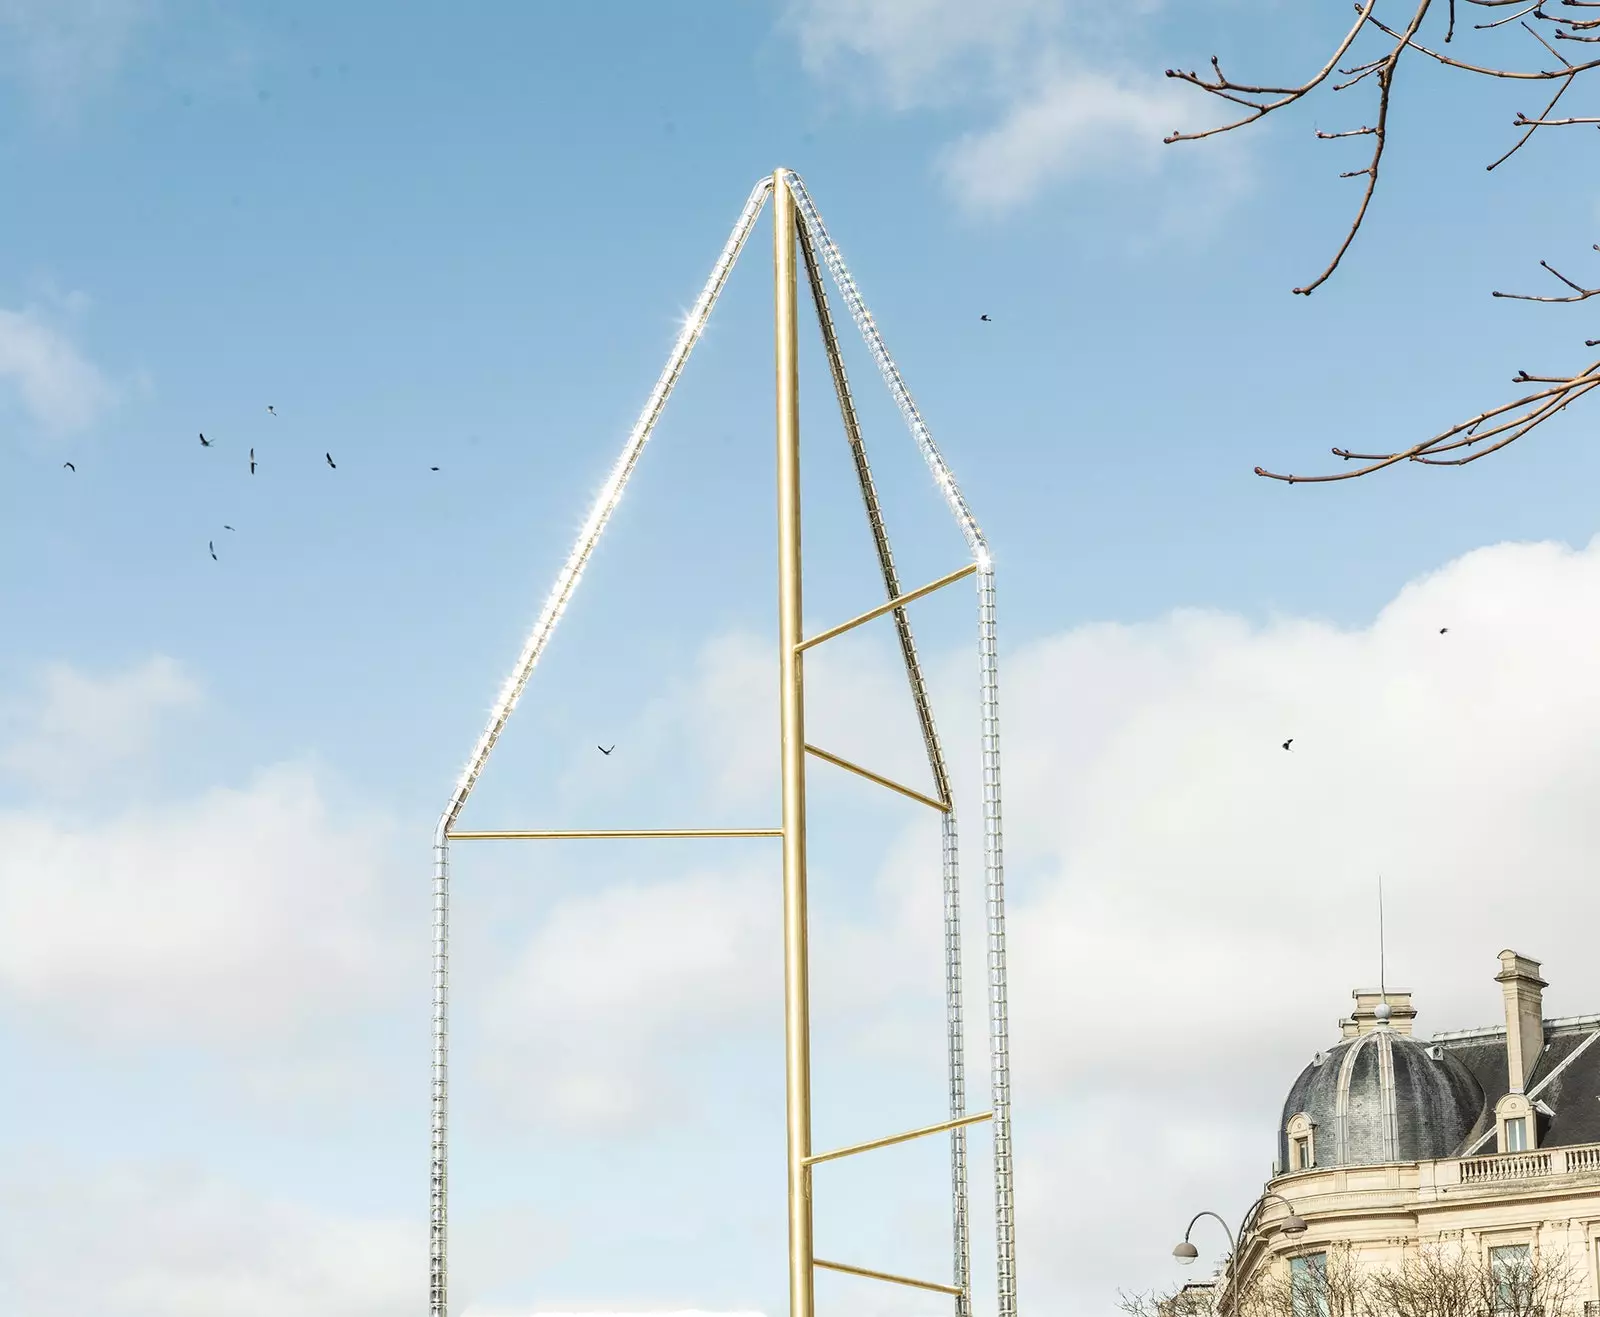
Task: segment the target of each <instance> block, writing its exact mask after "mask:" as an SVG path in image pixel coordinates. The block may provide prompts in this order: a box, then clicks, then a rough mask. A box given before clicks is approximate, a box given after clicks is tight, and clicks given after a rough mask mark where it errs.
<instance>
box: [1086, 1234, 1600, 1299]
mask: <svg viewBox="0 0 1600 1317" xmlns="http://www.w3.org/2000/svg"><path fill="white" fill-rule="evenodd" d="M1579 1289H1580V1285H1579V1275H1578V1272H1577V1269H1576V1268H1575V1267H1573V1266H1572V1264H1571V1263H1570V1262H1569V1260H1568V1259H1567V1256H1566V1255H1565V1253H1541V1254H1535V1253H1533V1252H1532V1251H1531V1250H1518V1249H1506V1250H1495V1251H1493V1252H1492V1253H1491V1254H1490V1255H1489V1257H1487V1258H1486V1257H1483V1256H1481V1255H1479V1254H1478V1253H1476V1252H1472V1251H1469V1250H1467V1249H1466V1248H1464V1247H1462V1246H1461V1245H1459V1244H1433V1245H1425V1246H1424V1247H1422V1248H1420V1249H1418V1250H1416V1251H1414V1252H1407V1254H1406V1255H1405V1257H1404V1259H1403V1260H1402V1261H1401V1262H1400V1263H1399V1265H1398V1266H1387V1265H1377V1266H1374V1265H1371V1264H1368V1263H1363V1262H1362V1261H1361V1259H1360V1257H1359V1255H1358V1252H1357V1250H1356V1249H1354V1248H1353V1247H1352V1246H1351V1245H1350V1244H1348V1243H1339V1244H1334V1245H1332V1246H1330V1247H1329V1248H1327V1249H1326V1250H1325V1251H1324V1252H1323V1254H1322V1262H1321V1265H1319V1266H1318V1267H1316V1268H1308V1269H1306V1270H1305V1271H1303V1272H1301V1273H1300V1274H1299V1275H1296V1274H1295V1273H1294V1272H1293V1270H1292V1269H1291V1268H1287V1267H1272V1266H1258V1267H1256V1268H1255V1269H1254V1270H1253V1271H1251V1272H1248V1273H1246V1275H1245V1276H1243V1277H1242V1278H1241V1280H1240V1283H1239V1292H1238V1296H1237V1304H1236V1303H1235V1296H1234V1295H1233V1294H1231V1293H1230V1292H1229V1291H1228V1280H1227V1277H1226V1269H1225V1270H1224V1279H1223V1281H1222V1282H1221V1283H1219V1284H1218V1285H1217V1286H1215V1287H1210V1286H1195V1285H1185V1286H1181V1287H1179V1288H1178V1289H1175V1290H1172V1291H1169V1292H1167V1293H1165V1294H1157V1293H1150V1294H1131V1295H1130V1294H1121V1295H1119V1300H1120V1301H1119V1303H1118V1307H1119V1308H1120V1309H1121V1311H1122V1312H1123V1313H1124V1314H1125V1317H1217V1314H1219V1313H1221V1314H1224V1317H1575V1315H1576V1313H1577V1312H1578V1311H1579V1307H1580V1305H1579V1303H1578V1294H1579Z"/></svg>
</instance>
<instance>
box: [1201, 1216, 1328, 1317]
mask: <svg viewBox="0 0 1600 1317" xmlns="http://www.w3.org/2000/svg"><path fill="white" fill-rule="evenodd" d="M1269 1198H1275V1199H1277V1201H1278V1202H1280V1203H1282V1204H1283V1205H1284V1206H1285V1207H1287V1208H1288V1209H1289V1215H1288V1216H1286V1217H1285V1218H1284V1219H1283V1222H1282V1223H1281V1224H1280V1225H1279V1226H1278V1229H1279V1230H1281V1231H1282V1232H1283V1233H1284V1234H1286V1235H1303V1234H1305V1232H1306V1223H1305V1221H1304V1219H1303V1218H1302V1217H1301V1216H1300V1214H1299V1213H1298V1212H1296V1211H1295V1210H1294V1204H1293V1203H1291V1202H1290V1201H1289V1200H1288V1199H1287V1198H1285V1197H1283V1195H1282V1194H1274V1193H1265V1194H1262V1195H1261V1197H1259V1198H1258V1199H1256V1200H1255V1202H1253V1203H1251V1204H1250V1207H1249V1208H1248V1210H1247V1211H1246V1212H1245V1214H1244V1220H1243V1221H1241V1222H1240V1223H1239V1235H1240V1236H1241V1237H1242V1238H1244V1239H1245V1240H1247V1241H1248V1240H1249V1238H1250V1234H1249V1231H1250V1226H1251V1223H1252V1221H1253V1220H1254V1219H1255V1218H1256V1216H1258V1215H1259V1213H1260V1211H1261V1207H1262V1205H1263V1204H1264V1203H1265V1202H1266V1201H1267V1200H1268V1199H1269ZM1203 1216H1209V1217H1210V1218H1211V1219H1212V1220H1213V1221H1215V1222H1216V1223H1217V1224H1218V1225H1219V1226H1221V1227H1222V1232H1223V1233H1224V1234H1225V1235H1227V1237H1228V1274H1227V1275H1226V1276H1224V1278H1223V1284H1224V1285H1225V1286H1226V1287H1227V1292H1228V1297H1229V1299H1230V1300H1231V1301H1232V1302H1231V1305H1230V1306H1231V1308H1232V1317H1239V1292H1238V1291H1239V1287H1238V1286H1237V1285H1236V1284H1234V1281H1235V1280H1236V1279H1237V1277H1236V1276H1235V1275H1234V1274H1233V1273H1234V1269H1235V1268H1236V1267H1237V1266H1238V1265H1239V1245H1238V1242H1237V1240H1236V1239H1235V1237H1234V1233H1233V1231H1232V1230H1230V1229H1229V1228H1228V1223H1227V1222H1226V1221H1224V1220H1223V1219H1222V1218H1221V1217H1220V1216H1218V1215H1217V1214H1216V1213H1215V1212H1196V1213H1195V1215H1194V1219H1193V1220H1192V1221H1190V1222H1189V1229H1188V1230H1185V1231H1184V1232H1183V1240H1182V1242H1181V1243H1179V1244H1178V1245H1177V1247H1175V1248H1174V1249H1173V1250H1172V1256H1173V1257H1174V1258H1176V1259H1177V1260H1178V1261H1179V1262H1181V1263H1182V1264H1183V1265H1184V1266H1188V1265H1189V1264H1190V1263H1191V1262H1193V1261H1194V1260H1195V1259H1196V1258H1198V1257H1199V1256H1200V1250H1199V1249H1197V1248H1196V1247H1195V1246H1194V1245H1193V1244H1191V1243H1190V1242H1189V1234H1190V1232H1191V1231H1193V1230H1194V1227H1195V1222H1196V1221H1198V1220H1199V1219H1200V1218H1201V1217H1203Z"/></svg>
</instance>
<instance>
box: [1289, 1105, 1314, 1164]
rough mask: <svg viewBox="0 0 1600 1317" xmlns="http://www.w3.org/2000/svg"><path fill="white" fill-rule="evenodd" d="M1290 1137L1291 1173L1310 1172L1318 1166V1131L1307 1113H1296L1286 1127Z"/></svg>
mask: <svg viewBox="0 0 1600 1317" xmlns="http://www.w3.org/2000/svg"><path fill="white" fill-rule="evenodd" d="M1284 1133H1285V1134H1286V1135H1288V1144H1289V1165H1288V1166H1287V1167H1286V1168H1285V1169H1286V1170H1288V1171H1290V1172H1294V1171H1309V1170H1310V1169H1311V1168H1312V1167H1313V1166H1315V1165H1316V1164H1317V1129H1316V1126H1315V1125H1313V1124H1312V1123H1311V1117H1310V1116H1308V1115H1306V1113H1305V1112H1303V1111H1300V1112H1296V1113H1295V1115H1294V1116H1292V1117H1291V1118H1290V1120H1289V1123H1288V1125H1286V1126H1285V1127H1284Z"/></svg>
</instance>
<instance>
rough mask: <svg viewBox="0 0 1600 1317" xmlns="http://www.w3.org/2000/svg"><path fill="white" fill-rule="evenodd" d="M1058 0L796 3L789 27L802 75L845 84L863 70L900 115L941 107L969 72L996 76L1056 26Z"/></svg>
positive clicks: (1061, 9) (1060, 12)
mask: <svg viewBox="0 0 1600 1317" xmlns="http://www.w3.org/2000/svg"><path fill="white" fill-rule="evenodd" d="M1065 9H1066V6H1065V5H1064V4H1063V3H1062V0H989V3H986V4H983V5H974V4H971V3H968V2H967V0H797V2H796V3H792V4H791V5H790V7H789V13H788V22H789V24H790V26H791V28H792V29H793V31H794V33H795V36H796V38H797V40H798V42H799V45H800V56H801V61H802V63H803V64H804V65H805V67H806V69H807V70H808V71H809V72H811V73H813V74H815V75H818V76H821V77H833V76H842V77H849V76H850V75H851V74H852V73H854V72H857V71H859V70H860V69H863V68H864V69H866V70H867V71H868V72H869V73H870V74H871V75H872V76H873V77H874V78H875V80H877V81H878V82H879V84H880V90H881V93H882V94H883V95H884V96H885V97H886V98H887V99H888V100H889V102H890V103H891V104H892V105H894V106H895V107H896V108H897V109H907V108H910V107H912V106H916V105H925V104H929V103H935V102H939V101H943V100H946V99H948V98H949V96H950V94H951V87H950V80H951V78H952V77H957V78H960V77H962V76H963V75H971V74H972V73H973V72H974V70H973V67H972V66H973V65H974V64H977V65H979V66H983V65H987V66H989V67H988V68H987V69H986V70H985V73H986V75H987V76H993V75H994V74H995V73H996V72H998V71H999V69H997V68H996V67H995V66H996V65H998V66H1000V68H1001V69H1003V68H1007V67H1011V66H1012V65H1013V64H1014V62H1015V60H1016V58H1017V56H1018V54H1019V52H1020V50H1021V49H1022V48H1023V47H1024V46H1026V44H1027V43H1028V41H1029V39H1030V38H1036V37H1038V36H1040V35H1043V34H1047V33H1050V32H1052V31H1053V30H1055V29H1056V28H1058V27H1059V26H1060V23H1061V19H1062V17H1063V14H1064V11H1065Z"/></svg>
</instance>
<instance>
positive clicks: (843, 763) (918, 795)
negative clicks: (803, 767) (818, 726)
mask: <svg viewBox="0 0 1600 1317" xmlns="http://www.w3.org/2000/svg"><path fill="white" fill-rule="evenodd" d="M806 753H807V754H813V755H816V757H817V758H818V759H822V760H825V761H826V762H828V763H830V764H832V765H834V766H835V767H836V768H842V769H844V770H845V771H846V772H848V773H854V774H856V775H857V776H858V777H864V778H866V779H867V781H868V782H876V783H877V784H878V785H879V786H880V787H888V788H889V790H890V791H898V792H899V793H900V794H901V795H902V796H906V797H908V798H909V799H911V800H916V801H920V802H921V803H922V804H924V805H927V806H928V807H929V808H930V809H936V810H938V811H939V812H940V813H941V814H948V813H949V812H950V804H949V802H948V801H944V800H935V799H934V798H933V797H932V796H925V795H923V794H922V792H920V791H913V790H912V789H911V788H910V787H905V786H901V785H900V783H898V782H896V781H894V780H892V779H891V778H887V777H884V776H883V775H882V774H880V773H874V772H873V771H872V770H871V769H870V768H863V767H861V765H860V764H852V763H851V762H850V761H849V760H848V759H841V758H840V757H839V756H838V755H836V754H830V753H829V752H828V751H826V750H823V749H819V748H818V747H817V746H814V745H808V746H806Z"/></svg>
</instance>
